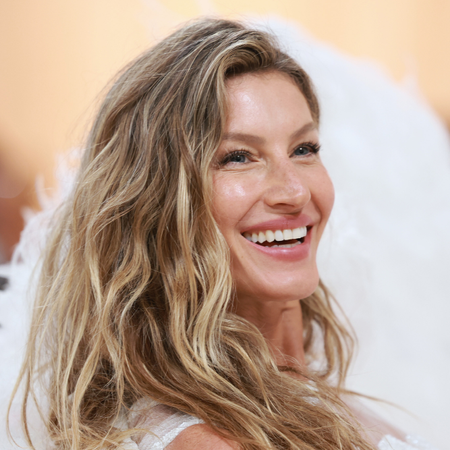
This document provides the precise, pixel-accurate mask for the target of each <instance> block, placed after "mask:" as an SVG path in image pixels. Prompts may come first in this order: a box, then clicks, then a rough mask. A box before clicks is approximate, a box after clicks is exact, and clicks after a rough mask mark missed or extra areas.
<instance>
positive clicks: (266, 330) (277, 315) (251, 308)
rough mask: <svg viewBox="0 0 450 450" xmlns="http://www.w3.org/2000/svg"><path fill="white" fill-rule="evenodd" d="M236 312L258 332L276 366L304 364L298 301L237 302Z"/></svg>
mask: <svg viewBox="0 0 450 450" xmlns="http://www.w3.org/2000/svg"><path fill="white" fill-rule="evenodd" d="M236 313H237V314H238V315H240V316H241V317H243V318H244V319H247V320H248V321H249V322H251V323H253V324H254V325H255V326H256V327H257V328H258V329H259V330H260V331H261V333H262V334H263V336H264V337H265V339H266V341H267V343H268V344H269V346H270V347H271V349H272V351H273V353H274V356H275V358H276V362H277V364H278V365H279V366H290V367H293V368H301V367H304V364H305V354H304V351H303V321H302V309H301V305H300V301H299V300H295V301H289V302H280V301H273V302H248V303H246V302H241V301H239V302H238V304H237V308H236Z"/></svg>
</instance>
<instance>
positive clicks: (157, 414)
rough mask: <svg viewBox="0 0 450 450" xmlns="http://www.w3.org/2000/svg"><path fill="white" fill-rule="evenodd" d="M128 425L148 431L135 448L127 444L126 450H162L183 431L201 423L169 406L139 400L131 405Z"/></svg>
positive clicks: (130, 443)
mask: <svg viewBox="0 0 450 450" xmlns="http://www.w3.org/2000/svg"><path fill="white" fill-rule="evenodd" d="M128 423H129V426H130V427H139V428H145V429H148V430H149V433H147V434H145V436H144V437H143V438H142V439H141V440H140V441H139V444H135V447H132V446H131V445H132V442H129V443H127V444H128V445H129V446H130V447H129V449H128V447H127V450H135V449H138V450H162V449H164V448H166V447H167V446H168V445H169V444H170V443H171V442H172V441H173V440H174V439H175V438H176V437H177V436H178V435H179V434H180V433H181V432H182V431H183V430H185V429H186V428H188V427H190V426H192V425H198V424H201V423H203V421H202V420H201V419H198V418H197V417H193V416H190V415H188V414H184V413H182V412H180V411H177V410H176V409H174V408H170V407H169V406H165V405H161V404H159V403H157V402H154V401H151V400H147V399H141V400H139V401H138V402H136V403H135V404H134V405H133V408H132V410H131V414H130V418H129V421H128ZM130 441H131V440H130Z"/></svg>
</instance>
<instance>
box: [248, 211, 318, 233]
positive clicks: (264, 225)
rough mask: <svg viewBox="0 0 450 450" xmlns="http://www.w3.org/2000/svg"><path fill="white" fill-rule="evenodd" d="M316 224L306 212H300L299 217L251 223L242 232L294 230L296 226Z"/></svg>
mask: <svg viewBox="0 0 450 450" xmlns="http://www.w3.org/2000/svg"><path fill="white" fill-rule="evenodd" d="M312 225H314V222H313V220H312V219H311V217H309V216H308V215H306V214H300V215H299V216H297V217H281V218H279V219H273V220H268V221H266V222H259V223H256V224H255V225H251V226H249V227H247V228H245V230H242V231H241V232H240V233H241V234H242V235H243V234H244V233H251V232H252V231H267V230H271V231H276V230H292V229H294V228H301V227H311V226H312ZM308 234H309V233H308Z"/></svg>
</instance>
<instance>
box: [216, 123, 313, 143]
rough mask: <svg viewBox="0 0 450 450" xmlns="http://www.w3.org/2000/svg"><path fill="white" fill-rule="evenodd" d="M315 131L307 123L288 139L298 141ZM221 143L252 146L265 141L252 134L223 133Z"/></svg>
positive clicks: (311, 124)
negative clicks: (234, 142) (233, 142)
mask: <svg viewBox="0 0 450 450" xmlns="http://www.w3.org/2000/svg"><path fill="white" fill-rule="evenodd" d="M313 130H317V125H316V124H315V123H314V122H308V123H307V124H305V125H303V126H302V127H301V128H299V129H298V130H296V131H294V132H293V133H292V134H291V136H290V139H291V140H294V139H298V138H300V137H302V136H303V135H305V134H306V133H309V132H310V131H313ZM222 140H223V141H240V142H245V143H248V144H254V145H262V144H264V143H265V142H266V140H265V139H264V138H263V137H261V136H255V135H254V134H247V133H225V134H224V135H223V136H222Z"/></svg>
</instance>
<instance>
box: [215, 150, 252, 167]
mask: <svg viewBox="0 0 450 450" xmlns="http://www.w3.org/2000/svg"><path fill="white" fill-rule="evenodd" d="M248 157H249V153H248V152H246V151H245V150H236V151H234V152H230V153H228V154H227V155H225V157H224V158H223V159H222V161H221V162H220V165H221V166H225V165H226V164H230V163H232V164H233V163H234V164H242V163H246V162H248Z"/></svg>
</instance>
